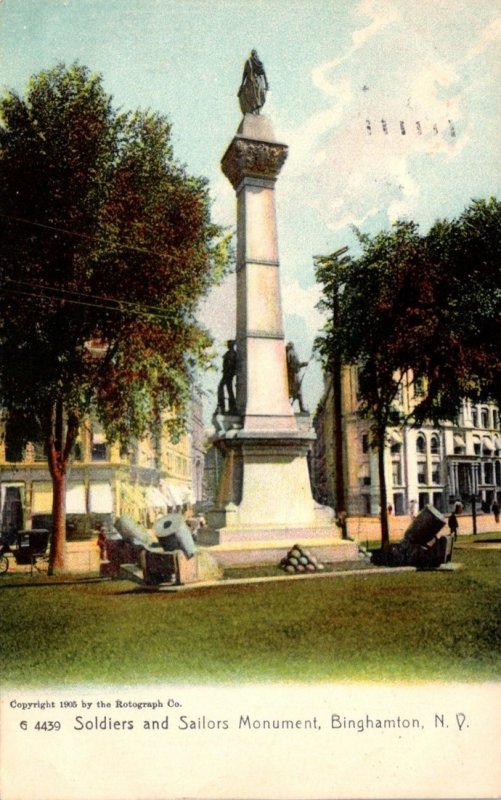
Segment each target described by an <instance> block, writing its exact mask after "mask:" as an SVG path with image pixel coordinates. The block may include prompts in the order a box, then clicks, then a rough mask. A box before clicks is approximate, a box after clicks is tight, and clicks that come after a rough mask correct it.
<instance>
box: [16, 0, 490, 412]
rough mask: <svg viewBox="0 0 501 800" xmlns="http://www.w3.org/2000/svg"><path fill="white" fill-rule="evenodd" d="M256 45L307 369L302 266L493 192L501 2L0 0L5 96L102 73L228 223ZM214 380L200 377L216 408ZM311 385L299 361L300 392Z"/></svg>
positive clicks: (216, 328)
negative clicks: (76, 73)
mask: <svg viewBox="0 0 501 800" xmlns="http://www.w3.org/2000/svg"><path fill="white" fill-rule="evenodd" d="M252 48H256V49H257V51H258V53H259V56H260V58H261V60H262V61H263V63H264V66H265V69H266V73H267V77H268V81H269V84H270V91H269V93H268V97H267V101H266V105H265V108H264V113H265V114H266V115H267V116H268V117H269V118H270V120H271V122H272V125H273V128H274V131H275V134H276V138H277V139H278V140H279V141H281V142H283V143H285V144H287V145H288V147H289V156H288V159H287V162H286V164H285V166H284V168H283V170H282V172H281V174H280V176H279V179H278V181H277V184H276V201H277V215H278V237H279V255H280V271H281V283H282V299H283V308H284V322H285V335H286V339H287V340H293V341H294V342H295V344H296V349H297V351H298V354H299V356H300V358H301V359H302V360H309V359H311V351H312V344H313V340H314V338H315V335H316V334H317V333H318V331H319V329H320V328H321V327H322V325H323V322H324V320H323V318H322V316H321V315H320V314H319V312H318V310H317V309H316V303H317V302H318V299H319V289H318V287H317V285H316V284H315V276H314V268H313V256H314V255H319V254H321V255H325V254H328V253H331V252H333V251H335V250H337V249H338V248H340V247H343V246H345V245H348V246H349V247H350V252H351V253H352V254H353V255H356V254H357V239H356V235H355V233H354V230H353V227H354V226H355V227H357V228H358V229H359V230H361V231H363V232H365V233H376V232H377V231H379V230H381V229H387V228H388V227H389V226H390V225H391V223H392V222H394V221H395V220H396V219H413V220H414V221H416V222H417V223H419V225H420V228H421V230H422V231H423V232H425V231H426V230H427V229H428V228H429V226H430V225H431V224H432V223H433V222H434V221H435V220H436V219H437V218H445V217H446V218H453V217H456V216H458V215H459V214H460V213H461V212H462V210H463V209H464V208H465V207H466V206H467V205H468V204H469V203H470V202H471V200H472V199H473V198H475V199H476V198H481V197H489V196H492V195H495V196H498V197H499V196H500V186H499V182H500V176H501V147H500V144H499V142H500V136H499V130H500V127H501V111H500V108H501V104H500V102H499V100H500V98H499V87H500V85H501V80H500V78H501V75H500V69H501V68H500V59H499V52H500V48H501V0H420V2H419V3H414V2H411V0H0V91H2V92H3V91H5V90H7V89H15V90H16V91H18V92H21V93H22V92H24V90H25V88H26V84H27V81H28V79H29V77H30V76H31V75H32V74H34V73H36V72H38V71H40V70H41V69H45V68H50V67H52V66H54V65H55V64H56V63H58V62H64V63H66V64H71V63H72V62H74V61H78V62H79V63H81V64H85V65H86V66H88V67H89V68H90V69H91V70H92V71H96V72H100V73H101V74H102V76H103V83H104V87H105V89H106V91H108V92H109V93H110V94H111V95H112V96H113V98H114V103H115V106H117V107H121V108H123V109H124V110H129V109H130V110H132V109H136V108H142V109H152V110H154V111H158V112H161V113H162V114H165V115H167V116H168V117H169V119H170V120H171V122H172V125H173V145H174V152H175V155H176V156H177V158H178V159H179V160H180V161H181V162H183V163H185V164H186V167H187V169H188V171H189V172H190V173H191V174H194V175H203V176H205V177H207V178H208V179H209V185H210V192H211V196H212V198H213V217H214V220H215V221H216V222H219V223H221V224H223V225H227V226H230V227H231V228H235V225H236V221H235V211H236V205H235V195H234V192H233V189H232V188H231V185H230V184H229V182H228V181H227V179H226V178H225V177H224V176H223V175H222V173H221V169H220V160H221V158H222V156H223V154H224V152H225V150H226V148H227V146H228V145H229V143H230V141H231V139H232V138H233V136H234V134H235V133H236V130H237V127H238V125H239V123H240V120H241V113H240V110H239V106H238V100H237V91H238V87H239V85H240V79H241V75H242V68H243V64H244V62H245V60H246V58H247V57H248V55H249V53H250V50H251V49H252ZM200 318H201V320H202V321H203V322H204V323H205V324H207V325H208V326H209V328H210V329H211V331H212V333H213V335H214V337H215V340H216V345H217V351H218V354H219V355H222V353H223V351H224V349H225V346H224V345H225V341H226V339H228V338H232V337H233V336H234V335H235V281H234V276H230V277H229V278H228V279H227V281H226V282H225V284H224V285H223V286H222V287H220V288H218V289H217V290H215V291H214V293H213V294H212V295H211V297H210V298H209V301H208V302H207V303H205V305H204V307H203V308H202V309H201V312H200ZM216 384H217V373H214V374H212V375H210V374H209V375H208V376H207V377H206V380H205V388H206V391H207V397H206V408H207V409H208V410H209V411H210V409H211V407H212V406H215V386H216ZM321 389H322V380H321V372H320V368H319V366H318V365H317V364H316V363H315V362H314V361H313V359H311V360H310V364H309V366H308V368H307V369H306V371H305V376H304V381H303V393H304V397H305V401H306V404H307V405H308V406H309V408H310V409H311V410H312V411H314V409H315V406H316V403H317V401H318V399H319V397H320V394H321Z"/></svg>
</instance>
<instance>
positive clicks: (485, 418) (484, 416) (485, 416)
mask: <svg viewBox="0 0 501 800" xmlns="http://www.w3.org/2000/svg"><path fill="white" fill-rule="evenodd" d="M480 418H481V420H482V428H488V427H489V409H488V408H482V410H481V411H480Z"/></svg>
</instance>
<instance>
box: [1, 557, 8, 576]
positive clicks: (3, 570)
mask: <svg viewBox="0 0 501 800" xmlns="http://www.w3.org/2000/svg"><path fill="white" fill-rule="evenodd" d="M8 569H9V559H8V558H7V556H5V555H4V554H3V553H2V555H0V575H5V573H6V572H7V570H8Z"/></svg>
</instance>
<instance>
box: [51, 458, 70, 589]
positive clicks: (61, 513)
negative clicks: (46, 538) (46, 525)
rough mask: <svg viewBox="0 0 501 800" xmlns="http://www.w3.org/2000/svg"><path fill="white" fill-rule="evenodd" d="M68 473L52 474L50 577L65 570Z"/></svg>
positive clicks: (61, 471) (59, 471)
mask: <svg viewBox="0 0 501 800" xmlns="http://www.w3.org/2000/svg"><path fill="white" fill-rule="evenodd" d="M65 506H66V471H63V470H57V471H56V472H55V473H53V474H52V524H53V531H52V541H51V547H50V556H49V575H57V574H58V573H60V572H64V569H65V565H66V563H65V544H66V508H65Z"/></svg>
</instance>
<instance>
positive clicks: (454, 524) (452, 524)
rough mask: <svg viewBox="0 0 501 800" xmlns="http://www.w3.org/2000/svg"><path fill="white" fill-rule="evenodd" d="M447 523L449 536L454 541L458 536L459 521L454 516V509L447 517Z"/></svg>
mask: <svg viewBox="0 0 501 800" xmlns="http://www.w3.org/2000/svg"><path fill="white" fill-rule="evenodd" d="M448 525H449V530H450V532H451V536H452V538H453V539H454V541H456V539H457V538H458V528H459V522H458V518H457V517H456V515H455V513H454V511H453V512H452V514H451V515H450V517H449V520H448Z"/></svg>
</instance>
